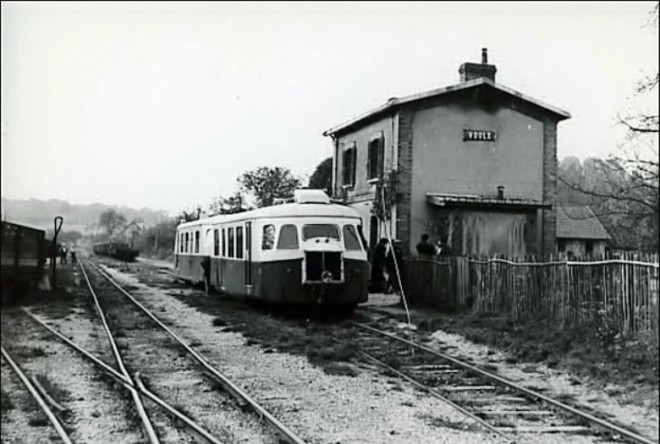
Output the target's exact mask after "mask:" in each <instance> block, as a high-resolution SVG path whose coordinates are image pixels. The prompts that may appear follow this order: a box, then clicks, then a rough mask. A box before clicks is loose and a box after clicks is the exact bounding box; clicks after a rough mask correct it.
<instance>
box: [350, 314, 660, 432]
mask: <svg viewBox="0 0 660 444" xmlns="http://www.w3.org/2000/svg"><path fill="white" fill-rule="evenodd" d="M352 325H355V326H356V327H358V328H361V329H363V330H367V331H370V332H373V333H376V334H379V335H381V336H385V337H387V338H390V339H394V340H396V341H399V342H402V343H404V344H406V345H409V346H411V347H414V348H417V349H419V350H423V351H425V352H427V353H430V354H432V355H434V356H437V357H439V358H442V359H445V360H447V361H449V362H451V363H453V364H455V365H457V366H459V367H463V368H465V369H466V370H469V371H471V372H473V373H476V374H479V375H481V376H483V377H485V378H488V379H491V380H493V381H496V382H498V383H500V384H502V385H505V386H507V387H510V388H512V389H514V390H517V391H519V392H522V393H525V394H526V395H528V396H531V397H534V398H537V399H540V400H542V401H545V402H547V403H548V404H551V405H554V406H555V407H558V408H560V409H562V410H566V411H568V412H570V413H572V414H574V415H577V416H579V417H581V418H582V419H585V420H587V421H589V422H591V423H594V424H597V425H599V426H601V427H603V428H605V429H608V430H610V431H612V432H615V433H618V434H620V435H623V436H625V437H627V438H629V439H631V440H633V441H635V442H639V443H643V444H657V443H655V442H654V441H651V440H650V439H648V438H646V437H644V436H641V435H638V434H636V433H634V432H631V431H629V430H626V429H624V428H621V427H619V426H617V425H616V424H612V423H610V422H607V421H605V420H602V419H600V418H597V417H595V416H593V415H590V414H589V413H585V412H582V411H580V410H578V409H576V408H574V407H571V406H569V405H566V404H564V403H562V402H560V401H557V400H555V399H552V398H550V397H548V396H545V395H543V394H541V393H538V392H535V391H533V390H530V389H528V388H525V387H522V386H520V385H518V384H516V383H514V382H511V381H509V380H507V379H504V378H502V377H501V376H497V375H495V374H493V373H489V372H487V371H484V370H481V369H479V368H477V367H475V366H473V365H470V364H468V363H466V362H463V361H461V360H459V359H456V358H454V357H451V356H449V355H446V354H444V353H440V352H438V351H437V350H433V349H431V348H429V347H426V346H424V345H421V344H417V343H416V342H413V341H410V340H408V339H404V338H400V337H398V336H396V335H393V334H391V333H388V332H386V331H382V330H379V329H377V328H373V327H371V326H369V325H366V324H362V323H360V322H352Z"/></svg>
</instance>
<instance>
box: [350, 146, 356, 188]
mask: <svg viewBox="0 0 660 444" xmlns="http://www.w3.org/2000/svg"><path fill="white" fill-rule="evenodd" d="M351 152H352V156H351V161H352V163H351V185H355V170H356V167H357V162H356V160H357V150H356V149H355V147H353V148H351Z"/></svg>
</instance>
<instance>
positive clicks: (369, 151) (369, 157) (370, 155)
mask: <svg viewBox="0 0 660 444" xmlns="http://www.w3.org/2000/svg"><path fill="white" fill-rule="evenodd" d="M372 158H373V144H372V143H371V142H369V145H368V149H367V180H368V179H371V177H372V175H371V171H372V170H371V169H372V166H371V164H372V163H373V161H372Z"/></svg>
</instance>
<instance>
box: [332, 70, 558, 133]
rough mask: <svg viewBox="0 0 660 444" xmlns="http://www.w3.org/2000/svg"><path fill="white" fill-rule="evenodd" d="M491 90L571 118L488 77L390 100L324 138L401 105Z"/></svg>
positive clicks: (335, 129) (344, 124) (334, 129)
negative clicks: (447, 95) (480, 89)
mask: <svg viewBox="0 0 660 444" xmlns="http://www.w3.org/2000/svg"><path fill="white" fill-rule="evenodd" d="M479 87H481V88H490V89H492V90H494V91H498V92H500V93H504V94H506V95H508V96H511V97H513V98H515V99H517V100H522V101H524V102H526V103H528V104H530V105H532V106H534V107H537V108H539V109H541V110H542V111H544V112H547V113H549V114H551V115H553V116H554V117H555V118H556V119H557V120H558V121H560V120H565V119H568V118H570V117H571V114H570V113H569V112H567V111H564V110H562V109H560V108H557V107H555V106H552V105H548V104H547V103H544V102H542V101H540V100H538V99H534V98H532V97H530V96H527V95H525V94H523V93H521V92H518V91H516V90H513V89H511V88H508V87H506V86H504V85H501V84H499V83H496V82H495V81H494V80H491V79H489V78H487V77H480V78H477V79H472V80H468V81H466V82H461V83H458V84H456V85H450V86H446V87H443V88H438V89H433V90H430V91H426V92H421V93H417V94H412V95H409V96H405V97H394V98H391V99H389V100H388V101H387V102H386V103H385V104H383V105H381V106H379V107H377V108H374V109H372V110H370V111H368V112H366V113H364V114H361V115H359V116H357V117H355V118H353V119H351V120H349V121H347V122H344V123H342V124H341V125H337V126H335V127H333V128H330V129H328V130H327V131H324V132H323V135H324V136H330V135H335V134H337V133H340V132H344V131H346V130H348V129H349V128H351V127H355V126H360V124H361V123H363V122H364V121H366V120H369V119H371V118H374V117H376V116H377V115H380V114H382V115H387V114H388V113H392V112H394V110H395V109H396V108H397V107H400V106H401V105H405V104H410V103H413V102H417V101H421V100H425V99H430V98H436V97H440V96H443V95H446V94H449V93H452V92H456V91H466V90H469V89H475V88H479Z"/></svg>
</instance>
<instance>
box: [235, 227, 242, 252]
mask: <svg viewBox="0 0 660 444" xmlns="http://www.w3.org/2000/svg"><path fill="white" fill-rule="evenodd" d="M236 257H237V258H238V259H243V227H236Z"/></svg>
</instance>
